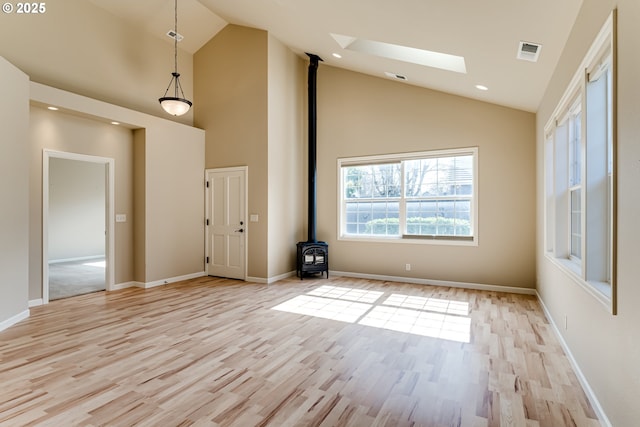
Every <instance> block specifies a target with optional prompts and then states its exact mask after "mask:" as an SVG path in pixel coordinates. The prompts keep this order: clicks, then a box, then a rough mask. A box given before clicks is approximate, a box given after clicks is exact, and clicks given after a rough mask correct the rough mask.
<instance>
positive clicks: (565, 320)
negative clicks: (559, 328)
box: [564, 314, 569, 331]
mask: <svg viewBox="0 0 640 427" xmlns="http://www.w3.org/2000/svg"><path fill="white" fill-rule="evenodd" d="M568 328H569V322H568V320H567V315H566V314H565V315H564V330H565V331H566V330H567V329H568Z"/></svg>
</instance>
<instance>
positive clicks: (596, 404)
mask: <svg viewBox="0 0 640 427" xmlns="http://www.w3.org/2000/svg"><path fill="white" fill-rule="evenodd" d="M535 295H536V297H537V298H538V302H539V303H540V306H541V307H542V311H543V312H544V315H545V317H546V318H547V320H548V321H549V324H550V325H551V329H553V332H554V333H555V334H556V337H557V338H558V341H559V342H560V345H561V346H562V349H563V350H564V352H565V354H566V355H567V359H569V363H570V364H571V367H572V368H573V371H574V372H575V374H576V377H578V381H579V382H580V385H581V386H582V389H583V390H584V392H585V394H586V395H587V398H588V399H589V402H591V405H592V406H593V409H594V410H595V412H596V415H597V416H598V419H599V420H600V422H602V424H604V425H605V427H613V425H612V424H611V421H609V418H608V417H607V414H606V413H605V412H604V409H603V408H602V405H601V404H600V401H599V400H598V397H597V396H596V394H595V393H594V391H593V389H592V388H591V386H590V385H589V381H587V378H586V377H585V375H584V374H583V373H582V370H581V369H580V365H578V362H577V361H576V359H575V358H574V357H573V353H571V349H570V348H569V346H568V345H567V342H566V341H565V340H564V337H563V336H562V334H561V333H560V329H558V326H557V325H556V323H555V322H554V321H553V317H552V316H551V312H550V311H549V310H548V309H547V306H546V305H545V304H544V301H543V300H542V297H540V294H539V293H538V291H536V293H535Z"/></svg>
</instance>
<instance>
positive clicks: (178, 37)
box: [167, 30, 184, 42]
mask: <svg viewBox="0 0 640 427" xmlns="http://www.w3.org/2000/svg"><path fill="white" fill-rule="evenodd" d="M167 35H168V36H169V37H171V38H172V39H174V40H176V41H179V42H181V41H182V39H183V38H184V37H183V36H182V35H181V34H178V33H176V32H175V31H173V30H169V31H167Z"/></svg>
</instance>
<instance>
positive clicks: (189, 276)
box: [128, 271, 207, 289]
mask: <svg viewBox="0 0 640 427" xmlns="http://www.w3.org/2000/svg"><path fill="white" fill-rule="evenodd" d="M206 275H207V273H206V272H205V271H200V272H198V273H191V274H185V275H184V276H176V277H169V278H167V279H160V280H155V281H153V282H146V283H142V282H129V283H131V284H132V285H131V286H137V287H139V288H143V289H149V288H155V287H156V286H162V285H168V284H169V283H175V282H180V281H182V280H189V279H195V278H198V277H203V276H206ZM128 287H130V286H128Z"/></svg>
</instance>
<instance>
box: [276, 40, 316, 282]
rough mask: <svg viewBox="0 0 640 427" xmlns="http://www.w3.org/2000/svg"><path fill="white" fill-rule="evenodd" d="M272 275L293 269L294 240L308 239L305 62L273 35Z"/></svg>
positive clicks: (294, 255) (294, 260) (283, 273)
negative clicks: (306, 219) (306, 215)
mask: <svg viewBox="0 0 640 427" xmlns="http://www.w3.org/2000/svg"><path fill="white" fill-rule="evenodd" d="M268 62H269V66H268V75H269V83H268V85H269V101H268V104H269V110H268V114H269V143H268V144H269V152H268V171H269V175H268V179H269V202H268V203H269V210H268V212H269V215H268V217H269V224H268V226H269V229H268V238H269V242H268V257H269V258H268V263H269V267H268V276H267V277H269V278H274V277H279V276H281V275H285V274H287V273H289V272H291V271H292V270H294V269H295V262H296V246H295V244H296V242H298V241H301V240H305V236H304V228H303V224H304V221H305V220H304V216H305V212H306V210H305V209H306V203H304V201H305V197H306V193H305V188H306V186H305V183H306V180H304V179H301V177H304V176H306V175H305V174H306V166H307V162H306V150H305V147H306V141H307V136H306V134H305V133H304V130H305V129H306V128H305V126H304V123H305V118H306V111H307V110H306V105H305V99H306V97H305V91H304V89H305V88H306V78H305V63H304V61H303V60H302V59H301V58H300V57H298V56H297V55H295V54H294V53H293V52H292V51H291V50H289V48H287V47H286V46H284V45H283V44H282V43H281V42H280V41H278V40H277V39H276V38H274V37H273V36H271V35H269V59H268Z"/></svg>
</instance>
